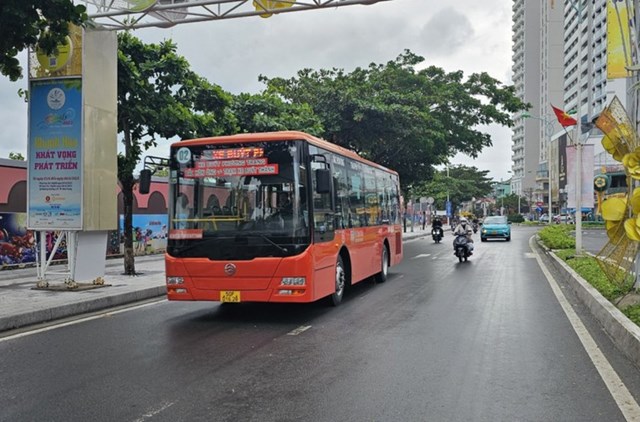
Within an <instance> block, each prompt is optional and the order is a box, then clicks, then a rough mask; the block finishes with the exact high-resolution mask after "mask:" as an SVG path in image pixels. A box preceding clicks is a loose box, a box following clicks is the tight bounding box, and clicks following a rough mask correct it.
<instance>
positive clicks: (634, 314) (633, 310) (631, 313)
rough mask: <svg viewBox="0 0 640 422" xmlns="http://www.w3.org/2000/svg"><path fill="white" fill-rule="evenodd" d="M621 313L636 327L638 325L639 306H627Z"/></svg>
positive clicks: (639, 319) (639, 322)
mask: <svg viewBox="0 0 640 422" xmlns="http://www.w3.org/2000/svg"><path fill="white" fill-rule="evenodd" d="M622 313H623V314H625V315H626V316H627V318H629V319H630V320H631V321H633V322H634V323H635V324H636V325H640V305H633V306H629V307H627V308H625V309H623V310H622Z"/></svg>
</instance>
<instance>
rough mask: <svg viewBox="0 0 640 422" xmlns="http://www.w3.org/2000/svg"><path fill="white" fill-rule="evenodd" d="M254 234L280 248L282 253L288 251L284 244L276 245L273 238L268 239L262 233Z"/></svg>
mask: <svg viewBox="0 0 640 422" xmlns="http://www.w3.org/2000/svg"><path fill="white" fill-rule="evenodd" d="M256 236H260V238H262V239H264V240H266V241H267V242H269V243H271V244H272V245H273V246H275V247H276V248H278V249H280V251H281V252H283V253H288V252H289V250H288V249H287V248H285V247H284V246H280V245H278V244H277V243H276V242H274V241H273V240H271V239H269V238H268V237H267V236H266V235H264V234H260V233H256Z"/></svg>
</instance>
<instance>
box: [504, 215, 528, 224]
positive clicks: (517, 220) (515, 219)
mask: <svg viewBox="0 0 640 422" xmlns="http://www.w3.org/2000/svg"><path fill="white" fill-rule="evenodd" d="M507 221H510V222H512V223H522V222H524V217H523V216H522V214H509V215H508V216H507Z"/></svg>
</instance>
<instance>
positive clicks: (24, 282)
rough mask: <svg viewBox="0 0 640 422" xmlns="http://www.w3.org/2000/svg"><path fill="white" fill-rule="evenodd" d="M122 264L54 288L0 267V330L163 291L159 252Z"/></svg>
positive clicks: (57, 281) (56, 280)
mask: <svg viewBox="0 0 640 422" xmlns="http://www.w3.org/2000/svg"><path fill="white" fill-rule="evenodd" d="M426 234H429V228H428V227H427V230H425V231H423V230H422V229H421V227H418V226H416V227H414V229H413V231H411V228H410V227H408V228H407V232H406V233H404V234H403V239H411V238H416V237H420V236H424V235H426ZM60 268H62V267H60ZM123 268H124V266H123V262H122V258H119V259H111V260H107V265H106V268H105V277H104V279H105V285H104V286H102V287H99V288H92V289H88V290H67V289H66V288H65V289H62V288H61V289H60V290H56V291H53V290H36V289H35V287H36V284H37V273H36V268H35V267H29V268H22V269H14V270H4V271H0V332H2V331H7V330H11V329H14V328H20V327H25V326H28V325H33V324H39V323H43V322H48V321H53V320H57V319H61V318H65V317H69V316H73V315H79V314H84V313H87V312H94V311H99V310H101V309H106V308H110V307H113V306H118V305H124V304H127V303H131V302H136V301H139V300H144V299H150V298H153V297H158V296H162V295H164V294H166V287H165V279H164V256H163V255H149V256H139V257H136V271H137V272H139V273H140V274H139V275H137V276H127V275H123V274H122V271H123ZM51 270H52V271H55V270H56V267H55V266H53V267H51ZM47 281H49V284H50V286H52V287H62V286H64V275H56V274H53V275H49V274H47Z"/></svg>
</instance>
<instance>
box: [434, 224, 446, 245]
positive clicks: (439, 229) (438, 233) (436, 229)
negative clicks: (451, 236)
mask: <svg viewBox="0 0 640 422" xmlns="http://www.w3.org/2000/svg"><path fill="white" fill-rule="evenodd" d="M443 235H444V233H443V230H442V227H434V228H432V229H431V237H432V238H433V241H434V242H436V243H440V241H441V240H442V236H443Z"/></svg>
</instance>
